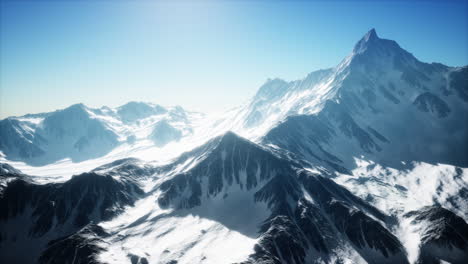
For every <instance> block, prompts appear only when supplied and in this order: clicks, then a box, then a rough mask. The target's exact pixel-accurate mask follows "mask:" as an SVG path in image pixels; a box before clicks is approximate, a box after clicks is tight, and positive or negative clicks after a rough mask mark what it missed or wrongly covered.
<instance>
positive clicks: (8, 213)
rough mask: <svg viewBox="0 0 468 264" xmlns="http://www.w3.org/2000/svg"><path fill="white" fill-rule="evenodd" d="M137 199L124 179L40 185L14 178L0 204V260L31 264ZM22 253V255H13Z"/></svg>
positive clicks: (89, 177) (84, 178) (93, 177)
mask: <svg viewBox="0 0 468 264" xmlns="http://www.w3.org/2000/svg"><path fill="white" fill-rule="evenodd" d="M142 195H143V191H142V190H141V188H140V187H139V185H138V183H137V182H136V181H135V180H134V179H132V178H130V177H125V176H121V177H118V178H116V177H113V176H111V175H109V174H104V175H102V174H97V173H83V174H81V175H77V176H74V177H73V178H72V179H70V180H69V181H67V182H65V183H51V184H45V185H40V184H37V183H34V182H33V181H31V180H28V179H25V178H23V177H19V176H18V177H17V178H16V179H15V180H13V181H9V182H8V183H7V184H6V187H5V188H4V189H3V191H2V196H1V198H0V223H1V225H0V237H1V240H0V258H1V259H4V260H7V261H9V262H12V263H15V262H23V263H32V262H35V261H36V260H37V257H38V256H39V255H40V254H41V251H42V249H43V247H45V246H46V245H47V243H49V242H50V241H51V240H53V239H57V238H59V237H63V236H68V235H70V234H73V233H74V232H76V231H77V230H80V229H81V228H82V227H84V226H86V225H88V224H89V223H91V222H95V223H97V222H100V221H103V220H109V219H111V218H112V217H113V216H115V215H117V214H119V213H121V212H122V210H123V209H124V207H125V206H128V205H133V203H134V202H135V200H136V199H138V198H139V197H141V196H142ZM26 249H27V250H28V251H29V254H28V255H23V254H19V252H21V251H24V250H26ZM54 254H55V253H54Z"/></svg>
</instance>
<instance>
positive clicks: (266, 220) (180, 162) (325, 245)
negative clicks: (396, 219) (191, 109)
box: [0, 133, 406, 263]
mask: <svg viewBox="0 0 468 264" xmlns="http://www.w3.org/2000/svg"><path fill="white" fill-rule="evenodd" d="M133 162H135V161H133V160H128V161H127V160H124V161H119V162H116V163H113V164H109V165H107V166H104V167H101V168H98V169H96V170H95V171H94V172H91V173H86V174H82V175H79V176H75V177H73V178H72V179H71V180H69V181H68V182H65V183H63V184H49V185H42V186H38V185H35V184H33V183H28V182H25V181H22V180H16V181H13V182H10V183H9V184H8V186H7V188H6V189H5V192H4V195H3V197H2V198H1V200H0V207H1V208H2V210H1V211H2V212H3V214H2V217H1V220H2V221H3V224H2V226H3V227H4V228H3V229H2V230H1V234H2V238H3V239H2V246H1V247H0V249H4V250H3V251H0V252H1V255H2V256H3V257H6V258H10V257H11V258H12V259H13V260H15V259H14V258H13V256H11V255H16V253H14V252H19V251H20V250H21V247H26V246H28V247H32V246H31V245H30V243H25V241H27V240H26V239H28V240H29V241H30V242H32V241H33V240H34V241H37V242H36V243H35V245H34V247H32V248H34V249H35V250H34V251H32V252H36V254H32V255H30V256H29V257H31V258H32V257H34V256H36V258H37V256H38V255H39V253H38V252H39V249H43V248H45V251H44V252H43V253H42V255H40V260H44V259H48V258H51V257H50V255H51V254H52V255H54V254H58V252H56V250H55V249H54V248H55V247H57V246H58V244H57V243H63V244H65V245H67V246H65V245H63V247H64V248H65V249H66V248H67V247H69V244H70V243H72V245H73V243H77V242H75V241H76V240H78V241H81V242H80V243H84V245H85V246H86V248H88V247H90V249H88V250H89V252H93V254H97V253H98V252H99V253H102V254H103V256H102V258H103V259H104V258H105V259H112V258H113V259H114V260H119V261H122V262H123V261H128V259H129V258H130V259H131V258H132V257H133V256H136V257H137V258H138V259H140V258H145V259H146V260H147V261H149V263H151V262H154V261H157V260H160V259H163V258H164V259H167V260H168V261H179V262H178V263H193V262H192V261H190V259H191V258H186V257H184V255H181V254H180V253H181V252H184V254H200V253H203V254H206V255H204V256H200V259H199V261H201V260H202V259H204V261H205V262H209V263H217V261H222V258H221V259H220V258H219V256H216V254H211V255H210V254H209V250H208V251H207V252H205V251H202V252H200V249H198V248H197V247H196V245H198V244H204V248H205V249H209V248H213V250H215V249H216V248H219V246H220V245H219V243H217V242H216V241H213V239H214V237H216V239H217V240H222V239H223V237H222V236H225V238H226V239H230V238H231V236H233V234H231V232H234V233H235V235H236V236H237V239H238V240H239V241H243V240H246V241H248V240H250V242H249V243H251V244H252V246H253V248H252V249H253V251H251V250H247V251H245V250H244V251H239V252H236V253H235V254H234V253H233V254H232V256H230V257H235V256H239V257H241V256H242V257H245V261H246V263H259V262H260V261H264V260H268V261H272V263H276V262H278V263H284V262H287V263H292V262H295V263H306V261H307V259H309V260H310V259H316V260H320V259H323V258H325V259H330V258H337V259H340V258H348V257H345V256H341V255H340V254H341V253H342V250H343V249H347V250H349V251H350V252H352V254H353V255H355V257H356V258H359V259H369V260H373V261H379V262H380V263H387V262H388V263H394V262H395V261H397V262H401V263H405V262H406V260H405V251H404V248H403V246H402V244H401V243H400V242H399V241H398V239H397V238H396V237H395V236H394V235H393V234H392V233H391V232H390V231H389V229H388V227H387V225H388V226H391V225H392V219H391V218H390V217H388V216H386V215H384V214H383V213H381V212H380V211H379V210H377V209H376V208H374V207H372V206H371V205H369V204H367V203H366V202H364V201H363V200H361V199H359V198H357V197H356V196H354V195H352V194H351V193H350V192H349V191H347V190H346V189H344V188H343V187H341V186H340V185H338V184H336V183H334V182H333V181H332V180H330V179H328V178H327V177H328V175H322V174H320V173H317V172H311V171H308V170H306V169H305V168H304V167H302V165H301V164H300V163H298V162H296V161H294V160H291V159H289V158H288V157H286V156H284V155H283V154H282V153H280V152H275V151H273V150H270V149H267V148H264V147H261V146H259V145H256V144H254V143H252V142H249V141H247V140H245V139H242V138H240V137H238V136H237V135H235V134H233V133H227V134H225V135H223V136H221V137H217V138H215V139H213V140H211V141H209V142H208V143H207V144H205V145H203V146H201V147H200V148H197V149H195V150H193V151H191V152H188V153H185V154H184V155H182V156H181V157H180V158H179V159H177V160H176V161H174V163H172V164H169V165H166V166H164V167H160V168H156V169H153V170H152V169H147V170H145V169H142V168H140V167H138V166H137V165H135V164H134V163H133ZM123 168H124V169H123ZM132 168H133V169H132ZM135 168H138V169H137V170H134V169H135ZM122 170H124V171H125V172H128V171H130V173H129V174H127V175H124V173H123V171H122ZM139 170H142V171H141V172H138V171H139ZM152 172H156V174H155V175H154V176H153V177H155V176H156V178H153V179H152V180H153V184H154V187H153V188H152V189H151V190H150V191H148V192H147V193H146V195H144V198H142V201H140V202H139V203H138V204H135V203H134V202H135V199H136V198H138V197H141V195H142V194H143V193H142V190H141V188H140V187H139V185H138V183H137V182H135V180H137V179H140V182H141V179H142V178H134V177H133V178H132V176H135V175H138V177H143V176H144V175H151V173H152ZM145 173H146V174H145ZM115 175H120V176H115ZM52 190H53V191H52ZM80 190H87V192H86V193H83V192H81V191H80ZM76 192H79V193H76ZM20 193H21V196H18V195H19V194H20ZM84 198H85V199H84ZM32 201H34V202H32ZM91 201H102V202H98V203H95V202H91ZM154 201H156V203H154ZM31 202H32V204H30V203H31ZM133 204H135V208H134V209H131V210H135V211H136V212H134V213H132V217H131V218H135V217H136V218H137V219H136V220H135V221H131V220H130V219H128V218H129V217H128V216H125V217H121V218H119V217H117V218H115V220H113V218H111V217H113V216H114V215H115V214H117V213H118V212H121V210H122V208H123V206H126V205H133ZM26 208H32V211H31V210H26ZM72 208H73V209H72ZM71 209H72V210H71ZM70 210H71V211H70ZM233 212H235V214H233ZM254 212H256V213H254ZM252 213H254V214H253V215H252ZM28 214H31V215H32V216H35V217H33V218H30V219H37V220H36V221H33V222H31V223H28V224H26V225H24V226H23V228H24V227H25V226H26V227H29V228H26V229H25V230H24V231H22V232H19V231H18V229H17V228H18V227H15V225H14V223H19V221H20V220H19V219H20V218H21V219H28ZM246 214H249V215H250V217H249V218H245V217H244V216H245V215H246ZM25 217H26V218H25ZM194 217H195V222H194V219H193V218H194ZM53 219H56V220H53ZM196 219H199V220H196ZM202 219H207V220H202ZM106 220H110V221H108V222H104V223H103V226H104V229H102V230H101V231H99V232H97V233H102V234H106V235H99V234H95V233H93V234H94V235H93V236H95V237H96V238H95V239H89V238H86V237H89V236H85V237H82V236H83V235H81V234H82V232H90V231H88V229H86V231H83V230H81V229H80V228H82V227H84V226H86V225H87V224H89V223H91V221H93V222H99V221H106ZM128 220H130V221H128ZM22 221H25V220H22ZM185 221H189V222H191V223H190V224H189V226H187V227H186V228H189V229H185V230H180V229H183V228H184V227H183V226H181V225H178V224H177V225H174V224H176V223H178V222H181V223H184V222H185ZM197 221H200V222H198V223H197ZM27 222H28V221H26V223H27ZM168 222H169V223H171V224H168ZM348 223H352V225H351V226H361V228H363V227H364V225H365V226H366V230H365V232H364V230H359V229H356V228H352V229H350V228H349V227H347V226H348ZM106 225H107V226H111V225H116V226H115V227H113V228H106ZM168 225H169V226H168ZM185 225H186V224H185ZM158 226H161V227H162V228H157V227H158ZM170 226H174V227H175V226H178V228H177V229H174V227H170ZM86 228H88V227H86ZM89 228H93V227H92V226H90V227H89ZM95 228H99V227H95ZM198 228H201V230H199V231H198V232H201V233H200V234H201V235H199V236H192V232H195V231H196V229H198ZM205 229H206V230H205ZM226 229H228V230H231V231H229V232H227V230H226ZM204 230H205V231H204ZM278 230H281V231H280V232H279V231H278ZM277 231H278V232H277ZM59 232H60V234H59ZM180 232H187V235H183V233H180ZM20 234H21V237H18V236H19V235H20ZM70 234H71V235H70ZM62 236H63V237H66V238H60V237H62ZM155 237H156V238H157V239H156V240H154V242H155V244H154V245H153V244H152V243H145V244H140V243H138V244H140V245H139V246H138V250H136V249H137V248H130V249H129V250H125V249H126V248H127V246H126V245H127V244H134V243H137V242H136V241H135V239H138V240H139V241H152V240H153V239H154V238H155ZM256 237H258V238H256ZM330 237H333V239H330ZM85 238H86V239H88V240H86V239H85ZM158 238H160V239H161V240H163V241H164V247H158V246H157V245H159V243H158ZM255 238H256V239H255ZM54 239H60V242H55V240H54ZM96 239H97V240H102V241H103V242H102V243H100V244H99V245H94V244H93V243H94V241H95V240H96ZM83 240H84V242H83ZM39 241H40V243H39ZM50 241H54V242H50ZM291 241H292V242H291ZM161 243H162V241H161ZM93 245H94V246H93ZM103 245H105V250H103V249H100V247H103ZM155 245H156V246H155ZM71 247H73V246H71ZM80 248H82V247H81V246H80ZM93 250H95V251H93ZM181 250H182V251H181ZM86 252H88V251H86ZM140 252H143V255H142V254H141V253H140ZM197 252H198V253H197ZM10 254H11V255H10ZM122 254H123V256H122V258H123V259H119V257H120V256H121V255H122ZM106 255H107V256H106ZM109 255H110V256H109ZM84 256H85V257H89V255H86V254H84ZM104 256H106V257H104ZM3 257H2V258H3ZM63 257H64V256H63V254H62V255H61V258H63ZM70 258H72V256H71V255H70V256H68V257H65V259H66V260H69V259H70ZM97 259H99V257H97ZM193 260H194V261H196V259H193ZM25 261H31V259H29V260H25Z"/></svg>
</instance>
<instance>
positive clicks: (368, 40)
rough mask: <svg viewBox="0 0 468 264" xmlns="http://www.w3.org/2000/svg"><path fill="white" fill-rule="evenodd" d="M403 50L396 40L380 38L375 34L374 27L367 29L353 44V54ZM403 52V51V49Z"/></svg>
mask: <svg viewBox="0 0 468 264" xmlns="http://www.w3.org/2000/svg"><path fill="white" fill-rule="evenodd" d="M391 50H393V51H394V52H395V51H404V50H403V49H402V48H401V47H400V46H399V45H398V43H397V42H396V41H393V40H388V39H382V38H379V37H378V36H377V32H376V31H375V29H374V28H372V29H371V30H369V31H368V32H367V33H366V34H365V35H364V36H363V37H362V38H361V39H360V40H359V41H358V42H357V43H356V45H355V46H354V49H353V53H354V54H363V53H369V51H370V53H371V54H379V55H382V54H383V53H387V54H388V53H389V51H391ZM404 52H405V51H404Z"/></svg>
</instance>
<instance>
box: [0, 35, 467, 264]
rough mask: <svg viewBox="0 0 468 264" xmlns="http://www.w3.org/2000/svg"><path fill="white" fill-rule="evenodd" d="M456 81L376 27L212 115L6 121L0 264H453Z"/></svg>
mask: <svg viewBox="0 0 468 264" xmlns="http://www.w3.org/2000/svg"><path fill="white" fill-rule="evenodd" d="M467 81H468V67H466V66H465V67H449V66H445V65H442V64H438V63H431V64H428V63H424V62H420V61H419V60H417V59H416V58H415V57H414V56H413V55H412V54H411V53H409V52H407V51H405V50H404V49H402V48H401V47H400V46H399V45H398V44H397V43H396V42H395V41H392V40H387V39H382V38H380V37H379V36H378V35H377V33H376V31H375V30H373V29H372V30H370V31H369V32H368V33H366V34H365V35H364V37H363V38H362V39H361V40H359V41H358V42H357V44H356V45H355V46H354V48H353V50H352V52H351V54H350V55H349V56H348V57H346V58H345V59H344V60H343V61H342V62H341V63H340V64H339V65H337V66H336V67H333V68H330V69H324V70H319V71H315V72H312V73H310V74H309V75H308V76H306V77H305V78H304V79H302V80H297V81H284V80H281V79H269V80H268V81H267V82H266V83H265V84H264V85H263V86H261V87H260V89H259V90H258V92H257V93H256V95H255V96H254V97H253V98H252V99H251V100H250V101H249V102H248V103H247V104H245V105H242V106H239V107H237V108H234V109H232V110H230V111H227V112H226V113H224V114H222V115H220V116H216V117H213V116H211V115H203V114H199V113H194V112H189V111H186V110H184V109H182V108H181V107H162V106H159V105H155V104H151V103H141V102H130V103H128V104H126V105H123V106H120V107H117V108H109V107H102V108H99V109H93V108H89V107H87V106H84V105H81V104H80V105H74V106H71V107H69V108H67V109H64V110H58V111H56V112H52V113H43V114H36V115H26V116H23V117H11V118H7V119H5V120H2V121H0V135H4V137H0V150H1V151H2V152H3V154H4V155H5V157H2V161H6V162H7V163H11V164H13V165H16V164H18V165H20V167H19V169H21V170H18V169H16V168H15V167H14V166H11V164H7V163H0V259H1V260H7V262H12V263H15V262H19V263H37V262H39V263H137V264H138V263H140V264H144V263H171V264H175V263H179V264H182V263H243V264H260V263H262V264H265V263H268V264H273V263H274V264H276V263H278V264H280V263H281V264H283V263H295V264H302V263H304V264H306V263H307V264H308V263H419V264H432V263H446V262H448V263H456V264H458V263H465V262H466V260H467V258H468V246H467V245H468V235H467V234H468V224H467V221H468V202H467V201H468V165H467V164H468V153H467V152H466V149H468V148H467V147H468V132H467V126H468V122H463V121H464V120H466V114H467V113H468V86H467V83H468V82H467ZM231 130H232V131H233V132H231ZM137 156H138V157H144V159H137V158H134V157H137ZM64 158H68V159H71V160H72V162H71V163H63V162H57V161H58V160H61V159H64ZM122 158H123V159H122ZM11 160H16V161H25V162H27V163H28V164H29V165H31V164H32V165H34V164H36V165H37V164H39V165H44V166H43V167H35V168H33V169H31V167H30V166H24V165H22V163H20V162H11ZM85 160H87V162H85ZM76 168H78V171H79V172H80V173H70V171H73V172H75V171H76V170H75V169H76ZM90 168H92V169H90ZM29 172H40V173H41V175H35V174H34V173H29ZM60 173H70V174H76V175H74V176H73V177H71V178H67V177H56V176H57V175H56V174H60ZM30 174H31V175H30ZM49 174H53V176H50V175H49ZM45 176H46V177H45ZM49 176H50V177H49ZM19 252H28V254H27V255H26V254H21V253H19Z"/></svg>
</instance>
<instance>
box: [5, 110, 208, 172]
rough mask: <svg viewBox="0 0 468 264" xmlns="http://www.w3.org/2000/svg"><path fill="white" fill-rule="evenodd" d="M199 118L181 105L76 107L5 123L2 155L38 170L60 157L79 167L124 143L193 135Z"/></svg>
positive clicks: (165, 141) (158, 143)
mask: <svg viewBox="0 0 468 264" xmlns="http://www.w3.org/2000/svg"><path fill="white" fill-rule="evenodd" d="M199 115H200V114H198V113H193V112H187V111H185V110H184V109H183V108H181V107H179V106H176V107H167V108H164V107H162V106H160V105H155V104H151V103H143V102H130V103H127V104H125V105H123V106H120V107H117V108H114V109H112V108H109V107H102V108H99V109H94V108H90V107H87V106H85V105H83V104H76V105H72V106H70V107H68V108H66V109H63V110H57V111H55V112H51V113H44V114H39V115H26V116H21V117H10V118H6V119H4V120H1V121H0V135H1V137H0V151H2V152H3V154H4V155H5V156H6V159H8V160H14V161H24V162H26V163H28V164H31V165H35V166H37V165H47V164H51V163H54V162H57V161H59V160H62V159H70V160H72V161H73V162H74V163H79V162H81V161H84V160H89V159H96V158H99V157H103V156H105V155H107V154H109V153H110V152H111V151H112V150H115V149H116V148H118V147H119V146H122V145H123V144H127V145H129V146H132V145H135V144H137V143H140V142H142V141H154V142H155V144H154V145H156V146H159V147H161V146H163V145H166V144H168V143H170V142H171V141H176V140H178V139H180V138H181V137H183V136H187V135H190V134H191V121H192V120H194V119H196V118H197V117H198V116H199ZM163 124H164V125H165V128H164V127H162V126H164V125H163ZM174 135H176V136H177V137H175V136H174ZM130 148H131V147H130Z"/></svg>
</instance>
